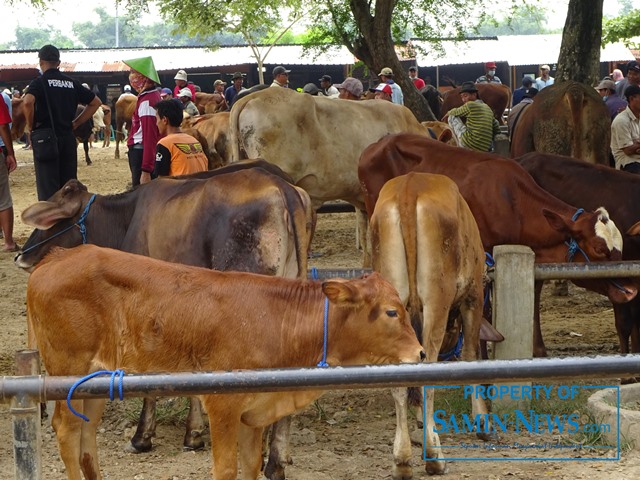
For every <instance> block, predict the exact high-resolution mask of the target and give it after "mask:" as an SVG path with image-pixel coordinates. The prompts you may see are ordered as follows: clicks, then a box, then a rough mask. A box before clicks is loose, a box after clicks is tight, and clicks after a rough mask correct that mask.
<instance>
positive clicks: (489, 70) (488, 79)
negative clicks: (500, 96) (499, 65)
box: [476, 62, 502, 83]
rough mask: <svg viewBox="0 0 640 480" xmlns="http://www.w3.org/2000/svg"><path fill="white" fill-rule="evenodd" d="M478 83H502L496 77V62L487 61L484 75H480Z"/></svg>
mask: <svg viewBox="0 0 640 480" xmlns="http://www.w3.org/2000/svg"><path fill="white" fill-rule="evenodd" d="M476 83H502V82H501V81H500V79H499V78H498V77H496V62H487V63H485V64H484V75H482V76H481V77H478V78H477V80H476Z"/></svg>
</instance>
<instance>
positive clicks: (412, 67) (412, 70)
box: [409, 65, 418, 72]
mask: <svg viewBox="0 0 640 480" xmlns="http://www.w3.org/2000/svg"><path fill="white" fill-rule="evenodd" d="M409 71H410V72H417V71H418V67H416V66H415V65H411V66H410V67H409Z"/></svg>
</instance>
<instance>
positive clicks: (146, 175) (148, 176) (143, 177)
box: [140, 172, 151, 185]
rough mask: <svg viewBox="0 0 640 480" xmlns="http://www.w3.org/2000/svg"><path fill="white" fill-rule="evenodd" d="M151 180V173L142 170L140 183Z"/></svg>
mask: <svg viewBox="0 0 640 480" xmlns="http://www.w3.org/2000/svg"><path fill="white" fill-rule="evenodd" d="M150 181H151V174H150V173H149V172H142V173H141V174H140V185H144V184H145V183H149V182H150Z"/></svg>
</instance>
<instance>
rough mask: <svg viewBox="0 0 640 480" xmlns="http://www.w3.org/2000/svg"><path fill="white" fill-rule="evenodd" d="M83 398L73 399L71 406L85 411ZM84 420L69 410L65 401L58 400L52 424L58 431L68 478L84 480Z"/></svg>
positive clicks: (61, 456) (61, 454)
mask: <svg viewBox="0 0 640 480" xmlns="http://www.w3.org/2000/svg"><path fill="white" fill-rule="evenodd" d="M83 403H84V401H83V400H72V401H71V406H72V407H73V409H74V410H76V411H78V412H82V411H83ZM82 423H84V420H82V419H81V418H79V417H76V416H75V415H74V414H73V413H72V412H71V410H69V409H68V408H67V406H66V404H65V402H64V401H62V400H58V401H57V402H56V408H55V411H54V412H53V418H52V419H51V425H52V426H53V429H54V430H55V432H56V437H57V439H58V448H59V450H60V458H62V461H63V462H64V466H65V469H66V470H67V479H68V480H82V472H81V470H80V461H81V459H80V440H81V436H82Z"/></svg>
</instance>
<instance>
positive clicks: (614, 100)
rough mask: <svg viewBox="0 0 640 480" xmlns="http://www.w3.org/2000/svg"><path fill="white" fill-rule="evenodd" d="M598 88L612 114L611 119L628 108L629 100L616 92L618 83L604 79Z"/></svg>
mask: <svg viewBox="0 0 640 480" xmlns="http://www.w3.org/2000/svg"><path fill="white" fill-rule="evenodd" d="M596 90H597V91H598V93H599V94H600V96H601V97H602V100H604V104H605V106H606V107H607V109H608V110H609V114H610V115H611V120H613V119H614V118H616V116H617V115H618V113H620V112H622V111H623V110H624V109H625V108H627V102H626V101H625V100H623V99H622V98H620V97H619V96H618V95H617V94H616V84H615V83H614V82H613V80H602V81H601V82H600V84H599V85H598V86H597V87H596Z"/></svg>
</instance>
